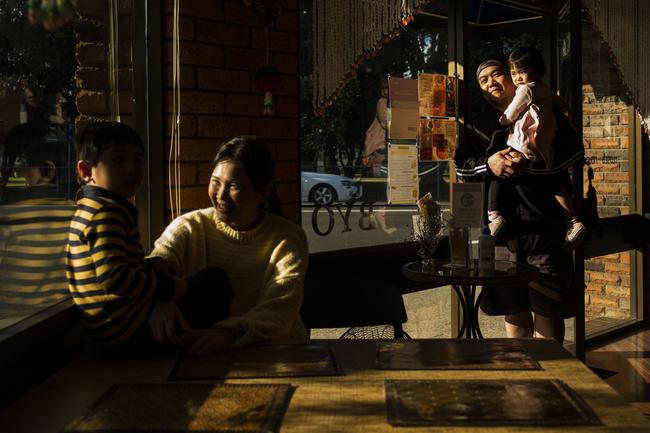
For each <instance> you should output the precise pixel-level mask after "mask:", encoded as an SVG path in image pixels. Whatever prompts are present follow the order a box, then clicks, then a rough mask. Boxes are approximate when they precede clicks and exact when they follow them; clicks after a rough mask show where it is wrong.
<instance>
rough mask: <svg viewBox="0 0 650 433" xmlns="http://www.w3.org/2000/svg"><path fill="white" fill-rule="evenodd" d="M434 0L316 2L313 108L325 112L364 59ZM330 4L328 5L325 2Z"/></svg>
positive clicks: (314, 18) (313, 15)
mask: <svg viewBox="0 0 650 433" xmlns="http://www.w3.org/2000/svg"><path fill="white" fill-rule="evenodd" d="M431 1H433V0H312V21H313V22H312V32H313V36H312V40H313V47H314V52H313V106H314V111H315V112H316V114H319V115H322V114H323V113H324V112H325V110H326V109H327V108H328V107H329V106H330V105H331V104H332V103H333V102H334V100H336V98H337V97H338V96H339V95H340V94H341V92H342V91H343V88H344V87H345V85H346V84H347V83H348V82H349V81H350V80H351V79H352V78H354V76H355V75H356V70H357V69H358V68H359V67H360V66H361V65H362V64H363V62H364V60H366V59H369V58H372V57H374V56H376V55H377V53H378V52H379V50H381V48H382V47H383V46H384V45H386V44H387V43H388V42H390V41H391V40H392V39H394V38H395V37H397V36H399V34H400V28H401V26H406V25H408V23H409V22H410V21H412V20H413V16H414V15H415V14H417V13H418V12H420V11H421V10H422V8H423V7H424V6H425V5H426V4H427V3H430V2H431ZM326 2H327V5H326Z"/></svg>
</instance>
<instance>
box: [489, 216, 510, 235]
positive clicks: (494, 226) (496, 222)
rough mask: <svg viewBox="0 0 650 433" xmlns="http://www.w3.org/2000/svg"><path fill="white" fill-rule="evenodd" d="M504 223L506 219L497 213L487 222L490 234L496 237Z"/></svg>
mask: <svg viewBox="0 0 650 433" xmlns="http://www.w3.org/2000/svg"><path fill="white" fill-rule="evenodd" d="M505 225H506V219H505V218H504V217H503V216H501V215H497V217H496V218H494V219H493V220H492V221H490V224H488V227H489V228H490V234H491V235H492V236H494V237H495V238H496V237H497V236H499V233H501V230H502V229H503V227H504V226H505Z"/></svg>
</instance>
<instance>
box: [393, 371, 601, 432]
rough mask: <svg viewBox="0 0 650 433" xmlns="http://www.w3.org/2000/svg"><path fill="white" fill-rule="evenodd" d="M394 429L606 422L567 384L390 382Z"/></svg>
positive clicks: (537, 381) (549, 381)
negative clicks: (404, 427) (407, 427)
mask: <svg viewBox="0 0 650 433" xmlns="http://www.w3.org/2000/svg"><path fill="white" fill-rule="evenodd" d="M384 386H385V391H386V409H387V415H388V422H389V423H390V424H391V425H393V426H511V425H518V426H539V425H544V426H550V425H555V426H558V425H567V426H573V425H597V424H601V422H600V420H599V419H598V417H597V416H596V414H595V413H594V411H593V410H592V409H591V408H590V407H589V406H588V405H587V403H585V401H584V400H583V399H582V398H580V396H578V394H576V393H575V391H573V390H572V389H571V388H570V387H569V386H567V385H566V384H565V383H564V382H562V381H559V380H554V379H530V380H471V381H466V380H387V381H385V384H384Z"/></svg>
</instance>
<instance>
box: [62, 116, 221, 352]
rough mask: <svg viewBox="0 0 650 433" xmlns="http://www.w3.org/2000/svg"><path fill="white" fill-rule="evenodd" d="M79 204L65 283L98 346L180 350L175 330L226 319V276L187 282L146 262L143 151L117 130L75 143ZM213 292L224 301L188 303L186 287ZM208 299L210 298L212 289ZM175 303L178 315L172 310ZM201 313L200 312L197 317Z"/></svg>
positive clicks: (157, 262) (103, 127)
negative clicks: (141, 225) (140, 198)
mask: <svg viewBox="0 0 650 433" xmlns="http://www.w3.org/2000/svg"><path fill="white" fill-rule="evenodd" d="M77 159H78V161H77V166H76V168H77V174H78V177H79V180H80V183H81V184H82V185H84V186H83V187H82V190H81V191H82V192H83V197H82V198H80V199H79V200H78V201H77V206H78V208H77V211H76V213H75V215H74V217H73V219H72V222H71V225H70V233H69V238H68V239H69V242H68V249H67V264H68V267H67V277H68V284H69V289H70V292H71V293H72V296H73V299H74V301H75V303H76V304H77V306H78V307H79V308H80V309H81V312H82V315H83V318H84V322H85V325H86V327H87V328H88V329H89V331H90V332H91V334H92V336H93V337H94V339H95V340H97V341H99V342H101V343H104V344H107V345H118V344H121V343H125V342H127V341H130V342H135V343H136V344H138V343H140V342H142V343H143V344H147V343H149V342H151V341H153V340H156V341H159V342H171V343H176V344H182V340H181V338H180V336H179V334H177V330H178V329H177V328H180V331H182V332H188V331H190V326H189V324H188V323H187V322H186V320H185V316H184V314H183V313H182V312H181V311H182V310H185V311H184V312H185V313H186V314H191V316H192V317H190V316H188V318H189V319H190V323H191V324H192V325H194V326H197V325H198V326H210V324H212V323H214V322H215V321H217V320H219V319H221V318H223V317H225V316H226V315H227V313H228V308H229V305H230V300H231V298H232V293H231V290H229V288H230V284H229V283H228V279H227V276H225V273H224V272H223V271H221V270H219V269H206V270H204V271H207V272H203V271H202V272H199V273H197V274H195V275H194V276H193V277H190V278H189V279H188V280H187V281H186V280H184V279H183V278H179V277H178V276H175V275H174V269H173V268H172V267H171V266H170V264H169V263H168V262H166V261H164V260H162V259H151V260H145V258H144V250H143V248H142V245H141V244H140V234H139V232H138V226H137V209H136V208H135V206H134V205H133V204H132V202H133V197H134V196H135V193H136V192H137V190H138V188H139V187H140V184H141V182H142V178H143V166H144V146H143V144H142V141H141V140H140V137H138V135H137V133H136V132H135V131H134V130H133V129H131V128H130V127H129V126H127V125H125V124H121V123H113V122H111V123H108V122H107V123H96V124H91V125H89V126H88V127H87V128H86V129H84V130H83V131H82V133H81V134H80V136H79V139H78V141H77ZM208 281H209V282H210V283H211V284H210V285H214V284H218V285H219V286H222V288H223V287H225V289H224V290H220V291H219V293H220V296H221V299H212V300H210V299H201V300H197V299H194V297H189V296H188V297H186V296H185V295H186V292H189V291H188V285H189V286H197V289H196V290H193V291H192V292H194V293H196V292H197V290H200V289H201V287H203V286H207V284H202V283H203V282H208ZM207 289H208V288H207V287H206V293H205V294H207V295H208V296H210V294H211V292H213V290H212V289H213V287H211V288H209V289H210V290H207ZM177 303H178V307H179V308H177V306H176V304H177ZM200 310H203V311H200Z"/></svg>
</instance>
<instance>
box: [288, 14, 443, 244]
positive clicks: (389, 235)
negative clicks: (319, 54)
mask: <svg viewBox="0 0 650 433" xmlns="http://www.w3.org/2000/svg"><path fill="white" fill-rule="evenodd" d="M302 7H303V11H302V12H303V13H302V14H301V23H300V25H301V34H302V35H304V37H303V40H302V42H301V52H300V56H301V64H300V74H301V137H302V138H301V163H302V165H301V167H302V173H301V195H302V227H303V229H304V230H305V232H306V233H307V237H308V240H309V245H310V251H311V252H319V251H327V250H336V249H345V248H353V247H360V246H369V245H379V244H387V243H393V242H403V241H405V240H407V239H409V237H410V236H411V227H412V215H414V214H415V213H416V212H417V208H416V206H415V203H414V202H415V200H414V202H413V204H408V205H391V204H388V203H387V192H386V191H387V176H388V169H389V167H388V155H387V145H386V144H387V138H388V137H387V124H388V119H387V118H388V114H387V107H389V106H390V101H388V98H387V96H388V85H387V83H388V77H389V76H392V77H399V78H408V79H417V77H418V73H422V72H424V73H435V74H443V75H447V73H448V60H449V56H448V53H447V32H448V31H447V20H446V19H445V18H444V16H442V17H441V14H442V15H446V8H447V6H446V5H440V4H437V5H436V7H437V9H441V8H442V9H444V10H440V11H436V12H437V13H436V14H429V13H426V10H425V13H424V14H419V15H416V17H415V19H414V20H413V21H411V22H410V23H409V24H408V25H407V26H403V27H402V28H401V29H400V32H399V35H398V36H396V37H395V38H393V39H391V40H389V41H388V40H386V41H385V43H384V44H383V46H382V47H381V48H380V49H379V50H378V51H377V52H376V53H373V54H368V55H367V56H366V58H365V59H363V61H362V62H361V63H360V64H359V66H358V69H357V70H356V74H354V76H353V77H352V78H351V79H350V80H349V81H348V82H347V84H346V85H345V87H343V89H342V91H341V92H340V94H339V96H338V97H337V98H336V99H335V100H334V101H333V103H332V104H331V105H330V106H329V107H328V108H326V109H325V111H324V113H322V115H316V114H314V109H313V106H312V82H311V72H312V60H311V59H312V55H313V46H312V24H311V23H312V10H311V7H312V4H311V2H302ZM418 171H419V195H420V196H422V195H424V194H426V193H427V192H430V193H431V195H432V196H433V199H434V200H437V201H438V202H439V203H440V204H441V205H442V207H443V208H447V209H448V207H449V162H448V161H435V162H434V161H429V162H420V163H419V164H418Z"/></svg>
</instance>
